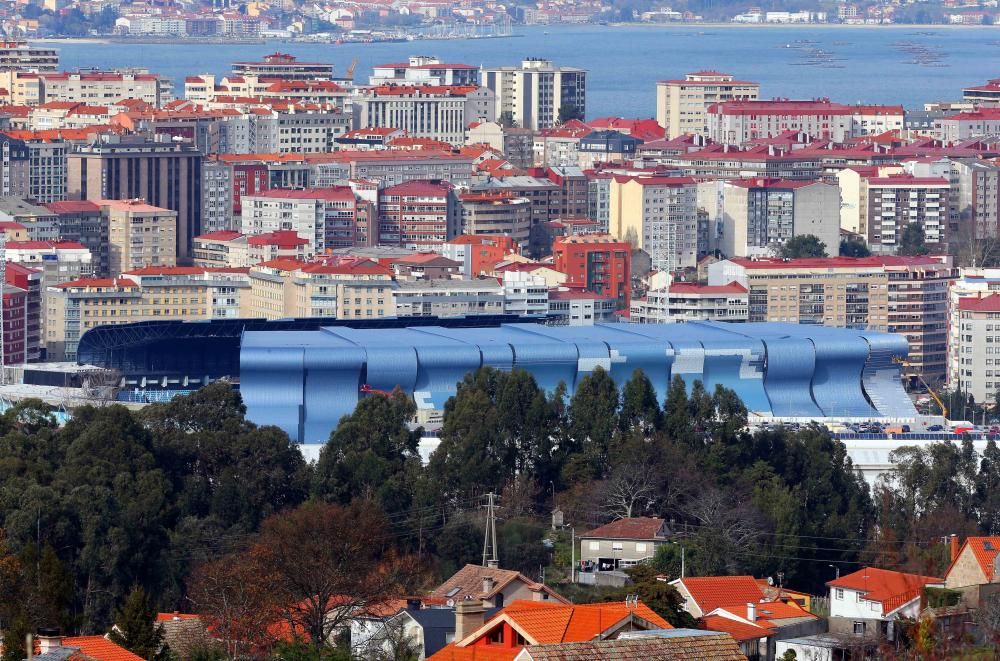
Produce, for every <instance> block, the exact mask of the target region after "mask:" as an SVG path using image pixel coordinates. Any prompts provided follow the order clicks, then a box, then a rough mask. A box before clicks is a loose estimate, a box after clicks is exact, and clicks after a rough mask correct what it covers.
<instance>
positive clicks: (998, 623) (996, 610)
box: [976, 592, 1000, 645]
mask: <svg viewBox="0 0 1000 661" xmlns="http://www.w3.org/2000/svg"><path fill="white" fill-rule="evenodd" d="M976 624H978V625H979V627H980V629H982V632H983V635H984V636H985V637H988V638H989V639H990V640H991V641H993V643H994V644H996V645H1000V592H995V593H993V594H991V595H990V596H988V597H985V598H983V599H982V601H981V602H980V604H979V608H978V609H977V610H976Z"/></svg>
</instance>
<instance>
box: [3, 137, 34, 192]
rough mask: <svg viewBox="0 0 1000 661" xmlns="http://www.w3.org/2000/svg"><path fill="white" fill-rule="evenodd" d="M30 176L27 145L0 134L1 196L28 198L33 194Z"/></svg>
mask: <svg viewBox="0 0 1000 661" xmlns="http://www.w3.org/2000/svg"><path fill="white" fill-rule="evenodd" d="M30 176H31V159H30V154H29V152H28V145H27V143H26V142H24V141H23V140H17V139H15V138H12V137H10V136H9V135H6V134H4V133H0V196H3V197H7V196H14V197H28V196H29V195H30V194H31V185H30Z"/></svg>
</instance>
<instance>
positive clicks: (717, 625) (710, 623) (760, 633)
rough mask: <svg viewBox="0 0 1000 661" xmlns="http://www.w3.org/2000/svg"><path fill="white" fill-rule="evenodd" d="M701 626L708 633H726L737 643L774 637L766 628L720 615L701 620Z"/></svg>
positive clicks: (771, 631) (772, 632)
mask: <svg viewBox="0 0 1000 661" xmlns="http://www.w3.org/2000/svg"><path fill="white" fill-rule="evenodd" d="M701 626H702V628H703V629H708V630H709V631H722V632H724V633H728V634H729V635H730V636H732V637H733V638H735V639H736V640H737V641H738V642H743V641H744V640H754V639H757V638H765V637H767V636H771V635H774V631H773V630H771V629H770V628H767V627H760V626H757V625H756V624H747V623H746V622H740V621H739V620H734V619H732V618H731V617H724V616H722V615H708V616H706V617H703V618H701Z"/></svg>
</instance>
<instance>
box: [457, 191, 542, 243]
mask: <svg viewBox="0 0 1000 661" xmlns="http://www.w3.org/2000/svg"><path fill="white" fill-rule="evenodd" d="M458 202H459V205H460V206H461V214H462V228H461V231H462V234H464V235H475V236H493V237H499V236H502V237H509V238H510V239H511V240H512V241H513V242H514V243H516V244H517V245H518V246H519V247H520V248H521V249H522V250H523V249H524V248H526V247H527V246H528V239H529V238H530V236H531V200H529V199H528V198H526V197H520V196H518V195H517V194H515V193H513V192H511V191H504V190H492V191H470V192H468V193H462V194H460V195H459V196H458Z"/></svg>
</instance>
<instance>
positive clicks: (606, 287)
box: [552, 234, 632, 309]
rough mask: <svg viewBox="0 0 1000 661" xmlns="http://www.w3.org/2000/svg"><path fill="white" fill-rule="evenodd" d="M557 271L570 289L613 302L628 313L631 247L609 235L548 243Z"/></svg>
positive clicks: (630, 281)
mask: <svg viewBox="0 0 1000 661" xmlns="http://www.w3.org/2000/svg"><path fill="white" fill-rule="evenodd" d="M552 256H553V258H554V266H555V269H556V270H557V271H561V272H562V273H565V274H566V281H565V283H564V285H565V286H566V287H569V288H571V289H577V290H584V291H589V292H593V293H594V294H597V295H599V296H601V297H604V298H615V299H617V300H618V306H619V308H621V309H628V306H629V301H630V299H631V295H632V272H631V264H632V246H631V245H629V244H628V243H626V242H624V241H619V240H617V239H615V238H614V237H613V236H611V235H610V234H581V235H577V236H566V237H559V238H557V239H556V240H555V241H554V242H553V243H552Z"/></svg>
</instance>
